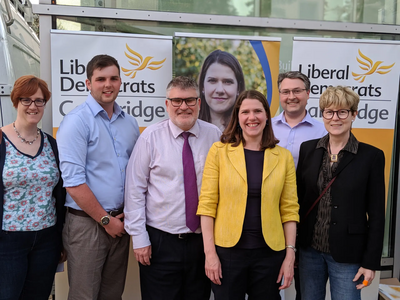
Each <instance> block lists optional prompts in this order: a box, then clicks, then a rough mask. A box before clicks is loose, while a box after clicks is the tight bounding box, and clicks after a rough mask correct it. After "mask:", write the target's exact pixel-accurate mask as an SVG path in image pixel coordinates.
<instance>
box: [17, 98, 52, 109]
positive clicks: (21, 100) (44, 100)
mask: <svg viewBox="0 0 400 300" xmlns="http://www.w3.org/2000/svg"><path fill="white" fill-rule="evenodd" d="M24 100H25V101H26V100H29V101H30V103H29V104H24V102H23V101H24ZM36 101H43V105H37V103H36ZM19 102H21V104H22V105H23V106H31V104H32V102H33V103H35V106H36V107H43V106H45V105H46V103H47V100H46V99H35V100H32V99H31V98H24V97H21V98H19Z"/></svg>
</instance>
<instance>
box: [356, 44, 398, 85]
mask: <svg viewBox="0 0 400 300" xmlns="http://www.w3.org/2000/svg"><path fill="white" fill-rule="evenodd" d="M358 54H359V55H360V56H361V58H362V59H363V60H361V59H360V58H358V57H357V61H358V62H359V63H360V64H361V65H360V66H359V67H360V69H361V70H364V71H366V73H364V74H357V73H354V72H351V74H352V75H353V77H354V79H355V80H357V81H359V82H360V83H361V82H364V80H365V77H367V76H368V75H372V74H374V73H378V74H381V75H383V74H387V73H389V72H390V71H391V69H392V67H393V66H394V65H395V63H393V64H391V65H390V66H381V64H382V63H383V61H380V60H379V61H377V62H375V63H374V62H373V61H372V59H370V58H369V57H367V56H365V55H364V54H362V53H361V51H360V49H358Z"/></svg>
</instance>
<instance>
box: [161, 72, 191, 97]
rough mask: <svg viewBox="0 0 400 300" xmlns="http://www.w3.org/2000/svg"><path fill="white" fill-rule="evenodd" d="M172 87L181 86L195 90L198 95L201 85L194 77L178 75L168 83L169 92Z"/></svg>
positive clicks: (184, 88) (183, 88) (180, 87)
mask: <svg viewBox="0 0 400 300" xmlns="http://www.w3.org/2000/svg"><path fill="white" fill-rule="evenodd" d="M172 88H179V89H181V90H195V91H196V93H197V96H199V86H198V85H197V83H196V81H195V80H194V79H193V78H190V77H187V76H177V77H175V78H172V80H171V81H170V82H169V83H168V85H167V94H168V93H169V91H170V90H171V89H172Z"/></svg>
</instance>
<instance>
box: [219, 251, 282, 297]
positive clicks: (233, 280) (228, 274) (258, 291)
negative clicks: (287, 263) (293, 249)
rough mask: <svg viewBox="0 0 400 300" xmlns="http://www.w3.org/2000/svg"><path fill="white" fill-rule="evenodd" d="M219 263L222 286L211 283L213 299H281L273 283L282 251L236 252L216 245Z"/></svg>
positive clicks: (276, 277)
mask: <svg viewBox="0 0 400 300" xmlns="http://www.w3.org/2000/svg"><path fill="white" fill-rule="evenodd" d="M217 254H218V257H219V259H220V261H221V268H222V279H221V283H222V284H221V285H216V284H212V285H211V287H212V290H213V292H214V296H215V300H236V299H237V300H243V299H245V294H246V293H247V294H248V296H249V298H248V299H249V300H258V299H260V300H261V299H262V300H265V299H268V300H273V299H274V300H275V299H281V296H280V295H279V286H280V285H281V283H276V281H277V279H278V275H279V270H280V268H281V265H282V262H283V260H284V258H285V251H273V250H271V249H270V248H268V247H267V248H259V249H237V248H222V247H218V246H217Z"/></svg>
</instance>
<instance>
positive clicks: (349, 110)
mask: <svg viewBox="0 0 400 300" xmlns="http://www.w3.org/2000/svg"><path fill="white" fill-rule="evenodd" d="M341 110H345V111H347V116H346V117H345V118H341V117H339V111H341ZM328 111H331V112H332V118H330V119H329V118H326V117H325V116H324V112H325V109H323V110H322V117H323V118H324V119H325V120H332V119H333V117H334V116H335V113H336V115H337V117H338V119H339V120H346V119H347V118H348V117H349V115H350V112H353V110H351V109H344V108H343V109H338V110H331V109H329V110H328Z"/></svg>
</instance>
